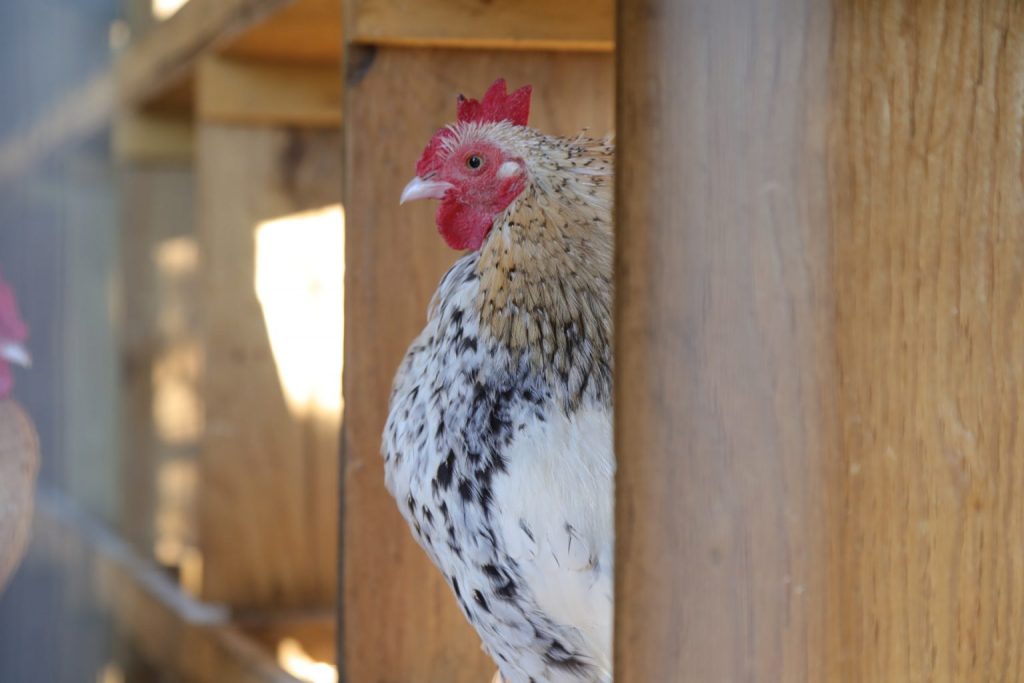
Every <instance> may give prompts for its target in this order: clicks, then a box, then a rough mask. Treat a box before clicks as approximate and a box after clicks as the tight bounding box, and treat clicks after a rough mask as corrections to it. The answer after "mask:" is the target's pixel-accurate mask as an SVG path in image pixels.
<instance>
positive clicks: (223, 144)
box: [197, 123, 343, 608]
mask: <svg viewBox="0 0 1024 683" xmlns="http://www.w3.org/2000/svg"><path fill="white" fill-rule="evenodd" d="M197 149H198V156H197V174H198V175H197V182H198V188H199V189H198V192H199V195H198V199H199V203H198V222H199V235H200V242H199V243H200V252H201V253H202V255H203V281H202V282H203V284H202V288H201V294H200V297H201V301H202V306H203V319H204V321H205V343H204V347H205V358H206V372H205V380H204V387H205V389H204V398H205V404H206V419H207V429H206V433H205V435H204V437H203V444H202V450H201V467H200V481H201V482H202V491H201V503H200V532H199V533H200V543H201V545H200V547H201V551H202V556H203V568H204V576H203V585H202V595H203V596H205V597H206V598H208V599H211V600H216V601H222V602H226V603H229V604H231V605H233V606H236V607H246V608H265V607H275V608H287V607H295V608H299V607H326V606H329V605H331V604H333V600H334V595H335V584H336V548H337V510H338V508H337V500H338V499H337V496H338V491H337V460H338V438H339V435H338V431H339V420H340V416H339V415H338V413H337V412H336V411H335V412H333V413H330V412H311V413H309V414H298V413H297V412H296V408H295V406H294V405H290V404H289V396H288V395H286V393H285V390H284V388H283V385H282V381H283V380H284V379H286V378H285V377H284V375H283V373H284V372H285V371H286V370H287V368H286V366H285V365H284V363H288V362H290V363H296V362H298V363H299V364H300V365H301V363H302V362H303V358H302V357H299V358H294V357H293V358H282V357H275V355H274V354H275V351H278V350H276V349H272V347H271V343H270V342H271V340H270V337H269V336H268V329H269V328H270V327H271V326H273V325H280V322H279V321H278V320H276V319H274V318H272V317H271V315H270V314H271V313H272V312H271V311H270V310H269V309H267V308H264V307H262V306H261V302H260V301H259V300H258V299H257V292H256V287H255V283H256V278H257V276H258V275H259V272H258V271H257V268H256V257H257V252H256V239H257V237H258V230H259V229H260V225H261V223H262V222H264V221H268V220H271V219H278V218H283V217H286V216H289V215H293V214H296V213H298V212H303V211H307V210H310V209H318V208H321V207H324V206H328V205H336V204H338V202H339V200H340V195H341V183H342V180H341V146H340V133H339V132H330V131H321V132H316V131H297V130H287V129H274V128H244V127H230V126H223V125H214V124H205V123H201V124H200V125H199V131H198V145H197ZM339 229H340V227H339ZM304 239H308V235H307V234H306V233H304V232H303V231H302V230H300V229H299V228H298V227H297V228H296V229H295V232H294V238H293V241H292V242H291V246H292V248H302V247H304V246H305V247H308V246H310V245H308V244H306V243H305V242H303V240H304ZM287 246H288V245H287V244H285V245H281V248H282V249H284V248H285V247H287ZM312 246H314V247H315V246H316V245H315V244H314V245H312ZM327 248H328V249H333V248H334V247H333V246H328V247H327ZM289 253H292V252H289ZM294 253H301V252H294ZM282 255H285V254H284V253H283V252H282ZM334 256H335V257H336V258H337V260H338V265H339V267H340V266H341V264H342V259H343V254H342V250H341V249H338V250H337V253H336V254H334ZM300 277H301V274H300V273H294V274H293V279H291V280H281V281H277V282H275V283H274V287H275V288H277V289H278V291H288V289H289V288H293V289H294V291H295V297H301V296H304V295H305V294H306V291H305V290H304V289H303V288H302V287H300V286H299V285H300V284H301V282H300V280H299V278H300ZM296 302H297V303H298V302H299V300H298V299H296ZM324 315H325V316H334V315H341V310H340V306H339V309H338V310H337V311H331V312H328V313H325V314H324ZM325 319H326V318H325ZM306 322H313V323H315V322H316V321H313V320H310V321H306ZM302 323H303V321H302V320H298V321H293V322H292V323H290V324H291V325H293V326H295V327H294V328H289V329H286V330H277V331H278V332H280V333H283V334H284V335H285V337H288V338H290V339H292V340H298V341H299V342H300V353H305V354H306V355H307V356H308V355H309V350H310V349H312V348H315V343H316V339H315V338H311V337H305V336H304V335H305V334H306V333H305V332H303V329H302V328H301V324H302ZM289 335H290V336H289ZM303 349H305V351H303ZM291 352H292V353H295V349H292V351H291ZM339 353H340V349H339ZM322 372H324V373H331V372H338V369H337V367H336V366H335V368H334V370H332V369H331V366H330V365H325V367H324V369H323V371H322Z"/></svg>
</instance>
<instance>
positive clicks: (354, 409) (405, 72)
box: [340, 48, 614, 683]
mask: <svg viewBox="0 0 1024 683" xmlns="http://www.w3.org/2000/svg"><path fill="white" fill-rule="evenodd" d="M360 57H362V56H359V57H357V58H360ZM363 67H366V68H364V69H363V70H362V71H360V72H359V73H360V76H359V77H356V78H355V79H354V80H353V81H352V82H350V84H349V86H348V91H347V93H346V97H345V100H346V102H348V103H350V106H349V107H348V109H347V110H346V120H347V125H346V130H347V131H348V132H347V142H346V147H347V154H348V161H347V164H346V168H348V169H351V172H350V174H348V176H347V178H346V181H347V188H346V198H347V199H346V210H347V225H348V231H347V244H346V254H347V265H346V273H347V280H346V292H347V298H346V302H345V312H346V338H345V348H346V363H345V395H346V397H347V404H346V415H345V435H344V454H345V460H346V465H345V470H344V479H343V486H344V505H345V507H344V513H343V519H344V544H345V545H344V551H343V577H344V586H343V590H342V591H341V595H342V601H341V603H340V609H341V610H342V613H343V636H342V638H343V656H342V662H343V664H344V667H345V670H344V671H343V680H349V681H360V682H365V683H375V682H384V681H445V682H446V683H479V682H481V681H487V680H489V679H490V676H491V675H492V674H493V672H494V667H493V665H492V664H491V663H490V662H489V661H488V658H487V657H486V656H485V655H484V654H483V653H482V652H481V650H480V643H479V640H478V639H477V637H476V635H475V634H474V633H473V631H472V630H471V629H470V627H469V625H468V624H467V623H466V621H465V619H464V617H463V616H462V614H461V612H459V610H458V607H457V606H456V602H455V599H454V596H453V595H452V594H451V591H450V590H449V588H448V586H447V585H446V584H445V583H444V581H443V579H442V577H441V575H440V573H438V572H437V570H436V569H434V568H433V566H431V564H430V561H429V560H428V558H427V556H426V555H425V554H424V553H423V551H422V550H421V549H420V548H419V547H418V546H417V545H416V543H415V541H414V540H413V538H412V535H411V534H410V533H409V530H408V528H407V527H406V525H405V522H404V521H403V520H402V518H401V516H400V515H399V513H398V510H397V508H396V506H395V503H394V501H393V500H392V498H391V497H390V495H389V494H388V493H387V491H386V490H385V488H384V474H383V460H382V458H381V456H380V439H381V433H382V431H383V427H384V421H385V417H386V412H387V402H388V395H389V393H390V390H391V379H392V377H393V376H394V372H395V370H396V369H397V367H398V363H399V362H400V360H401V358H402V356H403V354H404V353H405V350H406V348H407V347H408V345H409V344H410V343H411V341H412V339H413V338H414V337H415V335H416V334H417V333H418V332H419V330H420V329H422V327H423V325H424V323H425V320H426V318H425V316H426V308H427V303H428V301H429V300H430V297H431V296H432V294H433V292H434V290H435V289H436V287H437V284H438V282H439V280H440V278H441V276H442V275H443V274H444V272H445V270H446V269H447V268H448V267H449V266H450V265H451V264H452V263H453V262H454V261H455V259H456V258H457V257H458V254H456V253H453V252H452V251H450V250H449V249H448V248H447V247H446V246H445V245H444V243H443V241H442V240H441V238H440V236H439V235H438V234H437V230H436V228H435V226H434V211H435V207H433V206H430V205H429V204H428V203H423V204H419V205H411V206H403V207H399V205H398V197H399V195H400V194H401V191H402V187H403V186H404V184H405V183H406V182H407V181H408V180H409V179H410V178H411V177H412V175H413V174H414V170H415V164H416V160H417V159H418V158H419V156H420V153H421V152H422V151H423V147H424V145H426V143H427V141H428V140H429V139H430V136H431V135H432V134H433V133H434V131H435V130H436V129H437V128H438V127H439V126H441V125H443V124H445V123H449V122H451V121H452V120H453V119H454V115H455V97H456V95H458V94H459V93H460V92H464V93H466V94H467V95H475V96H479V95H480V94H482V93H483V92H484V90H485V89H486V88H487V86H489V85H490V84H491V82H493V81H494V79H495V78H496V77H498V76H505V77H506V78H507V79H508V80H509V84H510V85H511V86H513V87H517V86H519V85H521V84H525V83H532V84H533V86H534V96H533V111H532V123H533V125H535V126H536V127H537V128H539V129H541V130H545V131H550V132H552V133H558V134H563V135H572V134H576V133H578V132H579V131H580V130H581V129H582V128H584V127H589V129H590V130H591V132H592V133H593V134H595V135H603V134H605V133H606V132H609V131H610V130H611V128H612V108H613V102H614V96H613V84H612V60H611V57H610V56H604V55H571V54H529V53H507V52H506V53H498V52H472V53H470V52H465V51H457V50H452V51H438V50H420V49H416V50H407V49H386V48H382V49H379V50H378V51H377V53H376V58H375V59H374V60H373V61H372V63H370V64H369V65H368V66H367V65H366V64H365V63H364V64H363Z"/></svg>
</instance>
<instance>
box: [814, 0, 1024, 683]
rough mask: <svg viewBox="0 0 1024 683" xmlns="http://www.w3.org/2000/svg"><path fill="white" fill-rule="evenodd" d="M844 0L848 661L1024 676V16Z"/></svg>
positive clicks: (988, 8) (839, 588)
mask: <svg viewBox="0 0 1024 683" xmlns="http://www.w3.org/2000/svg"><path fill="white" fill-rule="evenodd" d="M835 6H836V20H835V23H834V31H835V36H834V47H833V49H832V53H831V54H832V56H833V64H832V67H831V74H832V79H833V90H832V92H833V93H834V94H835V99H834V100H833V102H832V115H831V116H830V118H829V121H830V122H831V126H830V130H829V140H830V143H831V144H830V147H829V150H828V152H829V177H830V179H831V188H830V189H831V193H830V199H831V203H832V217H833V225H832V231H833V239H834V242H835V246H834V248H833V250H832V254H833V259H834V282H835V286H836V292H835V319H836V325H837V333H836V340H837V346H836V351H835V357H836V358H838V362H839V368H840V377H841V378H842V381H841V384H840V385H839V389H840V390H839V391H838V392H837V402H836V405H837V408H838V410H839V411H840V414H839V418H840V422H839V423H840V425H841V426H842V430H841V432H840V436H841V439H842V441H841V445H842V456H841V458H840V460H839V462H838V466H839V467H840V468H841V471H842V472H843V473H845V474H847V476H845V477H843V479H842V488H840V489H838V490H835V491H833V492H832V496H833V497H834V499H836V500H837V501H840V502H839V506H841V510H842V513H843V514H842V516H841V517H839V521H840V525H839V527H838V528H837V529H836V532H837V536H836V537H837V538H839V539H842V543H843V545H842V546H841V550H840V554H839V556H838V557H837V558H836V562H837V566H836V570H835V571H834V572H833V574H832V575H833V576H835V577H841V582H839V583H836V584H835V594H836V596H837V607H836V612H837V613H839V614H841V615H842V624H841V627H842V631H841V633H842V634H843V642H842V643H841V649H840V650H839V652H838V653H837V657H836V662H835V665H836V668H837V669H838V671H839V672H840V675H841V676H842V677H843V678H844V679H846V680H851V681H853V680H856V681H866V682H868V683H874V682H881V681H894V680H904V681H913V680H919V681H928V680H931V681H943V680H946V681H998V680H1001V679H1002V680H1016V679H1020V678H1021V677H1022V676H1024V571H1022V567H1024V550H1022V546H1021V544H1020V542H1019V539H1021V538H1022V537H1024V496H1021V487H1022V482H1024V458H1022V457H1021V455H1022V454H1024V422H1022V418H1024V403H1022V397H1024V343H1022V341H1021V340H1022V339H1024V227H1022V226H1024V222H1022V219H1024V176H1022V174H1021V159H1022V158H1024V128H1022V127H1021V116H1020V110H1019V107H1020V103H1021V102H1022V101H1024V7H1022V6H1021V5H1020V4H1019V3H1016V2H1011V1H1009V0H993V1H991V2H979V3H951V4H939V3H935V4H931V3H926V4H924V5H920V4H918V3H914V2H910V1H909V0H900V1H898V2H888V3H883V4H881V5H873V4H870V3H869V4H861V3H836V4H835ZM925 122H927V123H925ZM846 652H853V653H862V655H861V656H859V657H842V653H846Z"/></svg>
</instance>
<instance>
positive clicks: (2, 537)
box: [0, 275, 39, 590]
mask: <svg viewBox="0 0 1024 683" xmlns="http://www.w3.org/2000/svg"><path fill="white" fill-rule="evenodd" d="M27 338H28V327H27V326H26V325H25V323H24V321H22V319H21V314H20V313H19V311H18V304H17V301H16V300H15V298H14V291H13V290H12V289H11V287H10V285H9V284H7V282H6V281H5V280H4V279H3V276H2V275H0V590H3V588H4V586H6V585H7V581H8V580H9V579H10V578H11V575H12V574H13V573H14V570H15V569H17V567H18V564H19V563H20V562H21V559H22V556H23V555H24V554H25V548H26V547H27V545H28V538H29V530H30V527H31V524H32V499H33V494H34V492H35V480H36V472H37V471H38V469H39V443H38V440H37V438H36V431H35V428H34V427H33V426H32V421H31V420H30V419H29V418H28V416H27V415H26V414H25V412H24V411H23V410H22V409H21V406H19V405H18V403H17V402H16V401H15V400H14V399H12V398H10V394H11V389H13V387H14V377H13V375H12V373H11V364H12V363H13V364H16V365H22V366H25V367H28V366H29V365H30V364H31V358H30V357H29V354H28V351H27V350H26V349H25V346H24V343H25V340H26V339H27Z"/></svg>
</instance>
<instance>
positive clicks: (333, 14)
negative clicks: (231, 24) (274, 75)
mask: <svg viewBox="0 0 1024 683" xmlns="http://www.w3.org/2000/svg"><path fill="white" fill-rule="evenodd" d="M192 2H196V0H192ZM341 4H342V0H293V2H292V3H291V4H289V5H286V6H284V7H282V8H281V9H279V10H278V11H276V12H274V13H273V15H271V16H269V17H267V18H266V19H265V20H263V21H260V22H257V23H255V24H253V25H252V26H251V27H249V28H248V29H246V30H245V31H244V32H243V33H241V34H239V35H238V36H237V37H235V38H233V39H232V40H231V42H230V44H228V45H227V46H225V48H224V50H223V54H224V55H225V56H229V57H234V58H238V59H254V60H255V59H258V60H262V61H273V62H277V63H281V64H296V63H301V64H323V65H328V66H336V65H338V64H340V63H341V51H342V42H343V41H342V31H341V21H342V20H341Z"/></svg>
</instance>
